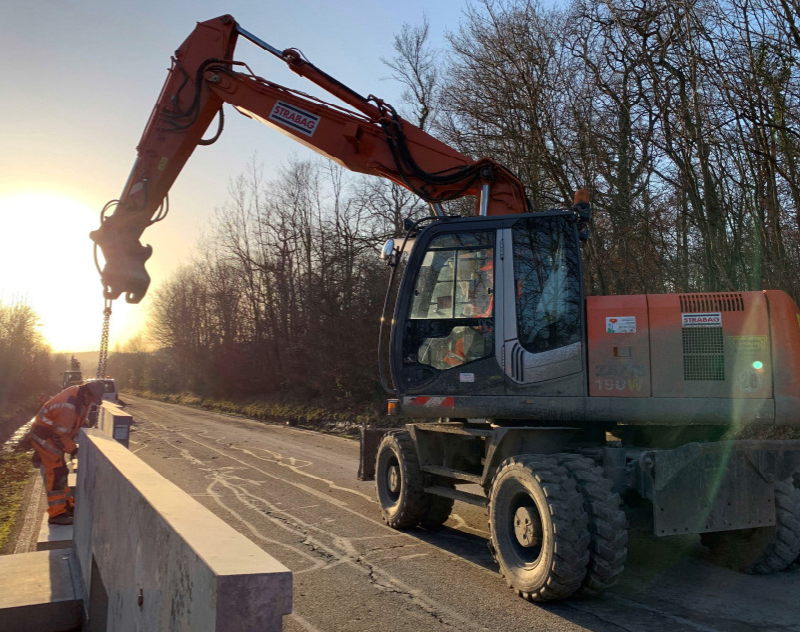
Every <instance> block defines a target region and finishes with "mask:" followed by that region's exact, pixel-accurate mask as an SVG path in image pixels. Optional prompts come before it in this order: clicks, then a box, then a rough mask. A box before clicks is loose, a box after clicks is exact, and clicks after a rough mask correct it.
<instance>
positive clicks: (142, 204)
mask: <svg viewBox="0 0 800 632" xmlns="http://www.w3.org/2000/svg"><path fill="white" fill-rule="evenodd" d="M239 36H242V37H245V38H246V39H249V40H250V41H252V42H253V43H255V44H256V45H257V46H259V47H261V48H263V49H264V50H267V51H268V52H270V53H272V54H273V55H275V56H277V57H280V58H281V59H282V60H283V61H284V62H285V63H286V64H287V66H288V67H289V68H290V69H291V70H292V71H294V72H295V73H297V74H298V75H300V76H303V77H305V78H307V79H308V80H310V81H312V82H313V83H315V84H316V85H318V86H320V87H321V88H323V89H324V90H326V91H327V92H328V93H330V94H331V95H332V96H335V97H336V98H337V99H339V100H341V101H343V102H344V103H345V104H346V105H347V106H349V108H352V109H348V108H344V107H339V106H336V105H332V104H330V103H326V102H324V101H322V100H320V99H317V98H315V97H312V96H309V95H307V94H304V93H302V92H299V91H297V90H292V89H289V88H286V87H284V86H280V85H278V84H275V83H273V82H271V81H268V80H266V79H263V78H261V77H258V76H256V75H254V74H253V73H251V72H250V71H249V69H248V68H247V66H246V65H245V64H243V63H242V62H238V61H235V60H234V59H233V52H234V48H235V46H236V42H237V39H238V37H239ZM226 103H227V104H229V105H232V106H233V107H235V108H236V109H237V110H238V111H239V112H240V113H242V114H244V115H245V116H248V117H250V118H252V119H254V120H257V121H261V122H262V123H265V124H266V125H268V126H270V127H272V128H274V129H276V130H278V131H279V132H281V133H283V134H286V135H287V136H290V137H292V138H293V139H295V140H296V141H298V142H300V143H302V144H303V145H305V146H306V147H309V148H311V149H313V150H314V151H316V152H317V153H319V154H321V155H323V156H325V157H327V158H329V159H331V160H333V161H335V162H336V163H338V164H340V165H342V166H343V167H345V168H347V169H349V170H351V171H355V172H359V173H365V174H369V175H376V176H381V177H384V178H388V179H389V180H392V181H393V182H396V183H397V184H399V185H402V186H404V187H406V188H408V189H409V190H411V191H413V192H414V193H415V194H417V195H418V196H419V197H420V198H422V199H423V200H425V201H426V202H429V203H431V204H434V205H437V207H438V204H439V203H441V202H445V201H448V200H452V199H455V198H458V197H462V196H465V195H475V196H476V214H484V215H497V214H509V213H521V212H527V211H528V210H529V209H528V202H527V198H526V196H525V192H524V188H523V186H522V184H521V183H520V182H519V180H518V179H517V178H516V177H515V176H514V175H513V174H512V173H511V172H510V171H508V170H507V169H506V168H504V167H502V166H501V165H499V164H497V163H495V162H494V161H492V160H490V159H488V158H483V159H480V160H474V159H472V158H470V157H468V156H465V155H463V154H461V153H459V152H458V151H456V150H454V149H453V148H451V147H449V146H448V145H446V144H444V143H442V142H441V141H439V140H437V139H436V138H434V137H433V136H431V135H430V134H428V133H426V132H425V131H423V130H422V129H420V128H418V127H416V126H415V125H413V124H411V123H409V122H408V121H406V120H404V119H403V118H402V117H400V116H399V115H397V113H396V112H395V111H394V109H393V108H392V107H391V106H389V105H388V104H386V103H384V102H383V101H381V100H380V99H377V98H376V97H372V96H370V97H366V98H365V97H363V96H361V95H359V94H358V93H357V92H355V91H353V90H352V89H350V88H348V87H347V86H345V85H344V84H342V83H341V82H339V81H337V80H336V79H334V78H333V77H331V76H330V75H328V74H327V73H325V72H323V71H322V70H320V69H319V68H317V67H316V66H314V65H313V64H311V63H310V62H308V61H307V60H305V59H304V58H303V57H302V55H301V53H299V51H297V50H295V49H287V50H284V51H280V50H278V49H276V48H274V47H272V46H270V45H269V44H267V43H265V42H263V41H262V40H260V39H259V38H257V37H255V36H254V35H252V34H251V33H249V32H248V31H245V30H244V29H242V28H241V27H240V26H239V25H238V24H237V23H236V21H235V20H234V19H233V18H232V17H231V16H229V15H224V16H221V17H219V18H215V19H213V20H208V21H206V22H201V23H198V25H197V27H196V28H195V30H194V31H193V32H192V34H191V35H190V36H189V37H188V38H187V39H186V41H185V42H184V43H183V44H182V45H181V46H180V48H178V50H176V51H175V55H174V57H173V58H172V67H171V68H170V70H169V74H168V76H167V79H166V82H165V83H164V87H163V88H162V90H161V94H160V96H159V98H158V101H157V102H156V105H155V107H154V109H153V111H152V114H151V115H150V118H149V120H148V122H147V125H146V126H145V130H144V133H143V134H142V138H141V140H140V142H139V145H138V147H137V158H136V161H135V163H134V166H133V169H132V171H131V174H130V176H129V177H128V181H127V182H126V184H125V187H124V188H123V191H122V194H121V195H120V198H119V201H118V203H117V205H116V208H115V209H114V212H113V213H112V214H111V215H109V216H108V217H106V218H104V220H103V222H102V224H101V226H100V228H99V229H98V230H96V231H94V232H93V233H92V234H91V237H92V239H93V240H94V241H95V242H96V244H97V245H98V246H99V247H100V248H101V249H102V251H103V255H104V257H105V260H106V265H105V268H104V270H103V272H102V279H103V284H104V288H105V290H104V291H105V296H106V298H107V299H114V298H117V297H119V296H120V295H121V294H123V293H124V294H125V295H126V300H127V301H128V302H131V303H138V302H139V301H140V300H141V299H142V298H143V297H144V295H145V293H146V292H147V288H148V286H149V283H150V279H149V276H148V274H147V272H146V270H145V267H144V263H145V261H146V260H147V259H148V258H149V257H150V255H151V253H152V249H151V248H150V246H143V245H142V244H141V243H140V242H139V239H140V237H141V235H142V233H143V232H144V230H145V229H146V228H147V227H148V226H150V225H151V224H153V223H154V222H156V221H159V220H160V219H163V216H164V215H165V213H166V208H165V206H164V204H165V200H166V198H167V194H168V192H169V190H170V188H171V187H172V184H173V182H174V181H175V179H176V178H177V177H178V175H179V174H180V172H181V170H182V169H183V166H184V165H185V164H186V161H187V160H188V159H189V157H190V156H191V155H192V153H193V152H194V150H195V148H196V147H197V146H198V145H204V144H210V143H212V142H214V140H216V138H217V136H218V135H219V133H220V132H221V131H222V127H223V123H224V119H223V112H222V107H223V105H224V104H226ZM353 110H355V111H353ZM215 118H218V120H219V129H218V131H217V133H216V135H215V136H214V137H213V138H212V139H210V140H203V135H204V134H205V133H206V132H207V130H208V128H209V127H210V126H211V124H212V123H213V121H214V119H215ZM438 208H441V207H438Z"/></svg>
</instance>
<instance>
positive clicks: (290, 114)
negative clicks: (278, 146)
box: [269, 101, 320, 136]
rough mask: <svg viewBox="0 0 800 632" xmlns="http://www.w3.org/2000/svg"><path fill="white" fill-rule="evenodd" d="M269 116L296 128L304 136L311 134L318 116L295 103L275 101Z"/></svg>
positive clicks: (317, 121) (315, 126)
mask: <svg viewBox="0 0 800 632" xmlns="http://www.w3.org/2000/svg"><path fill="white" fill-rule="evenodd" d="M269 118H270V119H272V120H273V121H278V123H282V124H283V125H286V126H288V127H291V128H292V129H296V130H297V131H298V132H302V133H303V134H305V135H306V136H313V135H314V130H316V129H317V124H318V123H319V118H320V117H319V116H317V115H316V114H311V112H306V111H305V110H301V109H300V108H299V107H297V106H296V105H291V104H289V103H284V102H283V101H277V102H276V103H275V105H274V106H273V108H272V112H270V113H269Z"/></svg>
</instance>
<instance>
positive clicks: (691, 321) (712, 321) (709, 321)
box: [681, 312, 722, 327]
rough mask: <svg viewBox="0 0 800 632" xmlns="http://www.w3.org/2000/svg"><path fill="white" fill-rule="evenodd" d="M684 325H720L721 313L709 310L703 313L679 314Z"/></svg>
mask: <svg viewBox="0 0 800 632" xmlns="http://www.w3.org/2000/svg"><path fill="white" fill-rule="evenodd" d="M681 316H682V317H683V326H684V327H722V314H721V313H720V312H709V313H705V314H681Z"/></svg>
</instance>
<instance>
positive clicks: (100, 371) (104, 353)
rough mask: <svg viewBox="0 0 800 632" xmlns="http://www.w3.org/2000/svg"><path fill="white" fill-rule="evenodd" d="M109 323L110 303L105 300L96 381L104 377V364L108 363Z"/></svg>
mask: <svg viewBox="0 0 800 632" xmlns="http://www.w3.org/2000/svg"><path fill="white" fill-rule="evenodd" d="M110 321H111V301H110V300H108V299H106V306H105V309H104V310H103V335H102V336H101V337H100V360H99V362H98V363H97V379H98V380H99V379H101V378H104V377H105V376H106V363H107V362H108V327H109V323H110Z"/></svg>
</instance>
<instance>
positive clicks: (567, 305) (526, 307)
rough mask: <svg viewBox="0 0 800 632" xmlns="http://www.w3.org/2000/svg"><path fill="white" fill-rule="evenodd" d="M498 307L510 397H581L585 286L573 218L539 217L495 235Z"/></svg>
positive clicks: (561, 214) (564, 214)
mask: <svg viewBox="0 0 800 632" xmlns="http://www.w3.org/2000/svg"><path fill="white" fill-rule="evenodd" d="M499 232H500V233H501V234H500V239H501V241H502V248H503V250H504V251H505V252H507V253H509V256H505V257H504V261H503V266H504V268H503V270H504V274H503V279H504V286H503V292H502V294H503V297H504V300H503V305H502V308H501V309H500V310H499V311H500V312H501V313H500V314H499V315H498V316H499V317H500V318H501V319H502V320H501V326H500V329H501V331H502V336H503V344H502V358H503V373H504V381H505V386H506V393H507V394H509V395H540V396H580V395H585V394H586V379H585V358H584V356H585V353H584V349H585V343H584V338H585V334H584V331H585V328H584V323H583V282H582V276H581V275H582V271H581V259H580V245H579V239H578V231H577V224H576V217H575V215H574V214H572V213H567V212H551V213H541V214H538V215H535V216H533V217H531V216H528V217H526V218H523V219H519V220H517V221H515V222H513V223H510V224H509V225H507V227H505V228H503V229H502V230H501V231H499Z"/></svg>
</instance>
